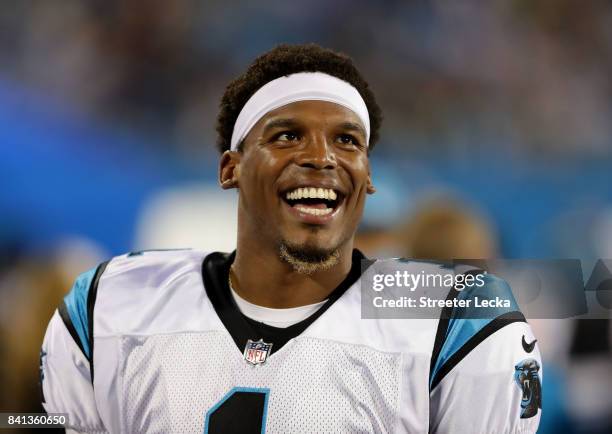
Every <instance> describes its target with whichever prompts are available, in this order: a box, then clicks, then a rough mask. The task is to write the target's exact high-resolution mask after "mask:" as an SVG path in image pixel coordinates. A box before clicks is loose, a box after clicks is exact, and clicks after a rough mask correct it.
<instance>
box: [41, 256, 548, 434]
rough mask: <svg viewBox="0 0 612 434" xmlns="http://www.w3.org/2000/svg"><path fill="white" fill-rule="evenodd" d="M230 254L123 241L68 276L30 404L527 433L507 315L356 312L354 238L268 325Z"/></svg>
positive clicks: (527, 374) (316, 429)
mask: <svg viewBox="0 0 612 434" xmlns="http://www.w3.org/2000/svg"><path fill="white" fill-rule="evenodd" d="M233 258H234V255H233V254H232V255H228V254H221V253H212V254H206V253H203V252H198V251H190V250H182V251H150V252H138V253H132V254H128V255H123V256H119V257H116V258H113V259H112V260H110V261H108V262H107V263H104V264H102V265H100V266H99V267H97V268H96V269H94V270H91V271H89V272H86V273H84V274H82V275H80V276H79V277H78V279H77V280H76V282H75V285H74V287H73V288H72V290H71V291H70V293H69V294H68V295H67V296H66V297H65V299H64V302H63V303H62V305H61V306H60V307H59V308H58V310H57V311H56V312H55V313H54V315H53V317H52V319H51V322H50V324H49V327H48V330H47V333H46V336H45V340H44V343H43V347H42V352H41V380H42V392H43V405H44V407H45V409H46V411H47V412H49V413H67V414H68V418H69V428H70V429H71V430H74V431H77V432H87V433H126V434H136V433H173V434H174V433H202V432H204V433H210V434H213V433H426V432H456V433H464V432H465V433H468V432H469V433H485V432H486V433H491V432H494V433H530V432H535V431H536V429H537V426H538V422H539V419H540V414H541V410H540V408H541V387H540V384H541V383H540V379H541V376H542V371H541V360H540V353H539V350H538V348H537V345H536V344H535V337H534V336H533V334H532V332H531V329H530V327H529V326H528V324H527V323H526V322H525V319H524V317H523V316H522V315H521V314H520V313H518V312H516V311H513V310H508V311H507V312H502V313H500V315H499V316H498V317H497V318H495V319H491V320H482V319H478V320H477V319H474V320H472V319H455V318H453V317H452V315H451V316H450V318H448V317H446V318H444V317H442V319H440V318H437V319H412V320H410V319H362V318H361V291H360V285H359V278H360V275H361V259H363V256H362V255H361V254H360V253H359V252H358V251H355V253H354V255H353V267H352V269H351V271H350V273H349V275H348V276H347V278H346V279H345V281H344V282H343V283H342V284H341V285H340V286H339V287H338V288H336V290H334V291H333V292H332V294H331V295H330V297H329V300H328V301H327V302H326V303H325V304H324V305H323V306H322V307H321V308H320V309H319V310H318V311H317V312H315V313H314V314H313V315H312V316H310V317H309V318H307V319H306V320H304V321H301V322H299V323H297V324H295V325H292V326H290V327H287V328H275V327H272V326H269V325H266V324H262V323H258V322H256V321H254V320H252V319H250V318H247V317H246V316H244V315H243V314H242V313H241V312H240V311H239V309H238V308H237V307H236V305H235V302H234V300H233V298H232V297H231V294H230V290H229V286H228V272H229V267H230V265H231V263H232V262H233ZM423 266H424V264H423V263H419V267H420V269H422V268H423ZM427 266H429V267H434V268H435V267H439V266H438V265H436V264H429V265H427ZM487 279H490V281H489V282H488V284H489V285H490V286H494V287H497V288H498V290H509V289H508V288H507V285H504V283H503V281H500V280H499V279H496V278H495V277H493V276H490V275H489V276H488V277H487ZM499 288H501V289H499Z"/></svg>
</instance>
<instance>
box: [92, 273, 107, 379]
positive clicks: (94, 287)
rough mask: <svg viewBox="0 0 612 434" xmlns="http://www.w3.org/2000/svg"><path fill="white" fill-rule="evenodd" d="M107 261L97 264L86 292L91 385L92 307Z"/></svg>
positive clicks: (94, 303)
mask: <svg viewBox="0 0 612 434" xmlns="http://www.w3.org/2000/svg"><path fill="white" fill-rule="evenodd" d="M108 263H109V261H106V262H102V263H101V264H100V265H99V266H98V269H97V270H96V274H95V275H94V277H93V279H92V280H91V284H90V286H89V291H88V293H87V320H88V323H87V326H88V331H89V351H90V353H91V356H90V357H91V358H90V359H89V373H90V375H91V384H92V385H93V381H94V307H95V305H96V297H97V296H98V284H99V283H100V277H102V273H104V271H105V270H106V266H107V265H108Z"/></svg>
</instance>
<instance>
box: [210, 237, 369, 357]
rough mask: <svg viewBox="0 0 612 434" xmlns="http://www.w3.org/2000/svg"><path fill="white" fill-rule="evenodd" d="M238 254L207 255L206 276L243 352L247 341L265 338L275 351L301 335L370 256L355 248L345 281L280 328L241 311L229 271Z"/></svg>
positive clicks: (213, 300) (215, 302) (221, 316)
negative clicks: (311, 310) (313, 309)
mask: <svg viewBox="0 0 612 434" xmlns="http://www.w3.org/2000/svg"><path fill="white" fill-rule="evenodd" d="M235 256H236V252H235V251H234V252H233V253H231V254H227V253H219V252H214V253H211V254H209V255H207V256H206V257H205V258H204V261H203V263H202V279H203V282H204V288H205V291H206V294H207V295H208V298H209V299H210V301H211V303H212V305H213V307H214V309H215V311H216V312H217V315H218V316H219V319H220V320H221V322H222V323H223V325H224V326H225V328H226V329H227V331H228V332H229V334H230V335H231V337H232V339H233V340H234V343H235V344H236V346H237V347H238V349H239V351H240V352H241V353H242V352H243V351H244V347H245V345H246V343H247V340H249V339H254V340H259V339H263V340H264V342H268V343H273V346H272V351H271V354H272V353H274V352H276V351H278V350H280V349H281V348H282V347H283V346H284V345H285V344H286V343H287V342H288V341H289V340H291V339H293V338H295V337H297V336H299V335H300V334H301V333H302V332H304V330H306V329H307V328H308V327H309V326H310V325H311V324H312V323H313V322H314V321H316V320H317V319H318V318H319V317H320V316H321V315H323V313H325V311H327V309H329V307H330V306H331V305H333V304H334V303H335V302H336V300H338V299H339V298H340V297H341V296H342V295H343V294H344V293H345V292H346V290H347V289H349V288H350V287H351V286H352V285H353V284H354V283H355V282H356V281H357V280H358V279H359V278H360V277H361V273H362V267H361V265H362V264H361V261H362V260H364V259H366V257H365V256H364V255H363V253H361V252H360V251H359V250H357V249H355V250H353V255H352V265H351V269H350V271H349V273H348V275H347V276H346V278H345V279H344V280H343V281H342V283H340V285H338V287H337V288H336V289H334V290H333V291H332V292H331V294H330V295H329V298H328V299H327V302H325V304H323V306H321V307H320V308H319V309H318V310H317V311H316V312H315V313H313V314H312V315H311V316H309V317H308V318H306V319H304V320H302V321H300V322H298V323H296V324H293V325H292V326H289V327H286V328H279V327H273V326H270V325H268V324H264V323H261V322H258V321H255V320H253V319H251V318H248V317H246V316H245V315H243V314H242V312H240V309H239V308H238V306H237V305H236V302H235V301H234V298H233V297H232V296H231V293H230V288H229V283H228V276H229V270H230V267H231V265H232V263H233V262H234V258H235Z"/></svg>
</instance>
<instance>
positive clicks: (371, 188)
mask: <svg viewBox="0 0 612 434" xmlns="http://www.w3.org/2000/svg"><path fill="white" fill-rule="evenodd" d="M366 193H368V194H374V193H376V187H374V184H373V183H372V174H371V173H370V172H369V171H368V180H367V183H366Z"/></svg>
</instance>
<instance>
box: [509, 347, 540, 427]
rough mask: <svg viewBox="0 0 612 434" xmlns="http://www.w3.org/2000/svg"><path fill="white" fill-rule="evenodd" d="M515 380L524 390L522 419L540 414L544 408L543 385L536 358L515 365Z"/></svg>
mask: <svg viewBox="0 0 612 434" xmlns="http://www.w3.org/2000/svg"><path fill="white" fill-rule="evenodd" d="M514 370H515V371H514V381H516V384H518V386H519V387H520V388H521V390H522V391H523V397H522V398H521V419H527V418H530V417H533V416H535V415H536V414H538V409H539V408H542V385H541V383H540V376H539V375H538V372H539V371H540V365H539V364H538V362H537V360H535V359H525V360H522V361H521V362H519V363H518V364H517V365H516V366H515V367H514Z"/></svg>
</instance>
